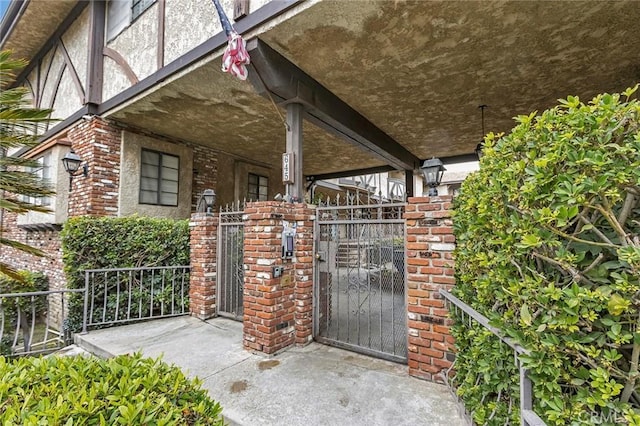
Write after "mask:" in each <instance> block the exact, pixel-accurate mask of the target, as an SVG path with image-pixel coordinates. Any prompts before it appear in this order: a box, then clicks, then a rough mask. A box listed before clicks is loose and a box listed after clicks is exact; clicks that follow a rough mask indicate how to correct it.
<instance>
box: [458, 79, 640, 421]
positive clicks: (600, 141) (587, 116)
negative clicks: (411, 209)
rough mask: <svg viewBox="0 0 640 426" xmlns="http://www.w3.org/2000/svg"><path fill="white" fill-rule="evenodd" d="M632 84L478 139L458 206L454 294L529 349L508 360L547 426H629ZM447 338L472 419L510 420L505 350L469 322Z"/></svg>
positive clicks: (637, 332) (636, 301)
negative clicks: (477, 164) (478, 154)
mask: <svg viewBox="0 0 640 426" xmlns="http://www.w3.org/2000/svg"><path fill="white" fill-rule="evenodd" d="M636 89H637V87H636V88H634V89H629V90H627V91H626V92H625V93H623V94H613V95H611V94H603V95H599V96H597V97H595V98H594V99H593V100H592V101H591V102H589V103H583V102H581V101H580V100H579V99H578V98H576V97H568V98H567V99H566V100H560V101H559V102H560V105H558V106H557V107H555V108H553V109H550V110H547V111H544V112H543V113H542V114H540V115H536V114H535V113H533V114H531V115H528V116H520V117H517V118H516V121H517V123H518V124H517V126H516V127H515V128H514V129H513V130H512V131H511V133H509V134H508V135H495V134H489V135H487V137H486V138H485V151H484V154H485V155H484V156H483V158H482V161H481V168H480V171H479V172H476V173H474V174H473V175H471V176H470V177H469V178H468V179H467V180H466V181H465V182H464V183H463V185H462V191H461V195H460V196H459V197H458V198H457V199H456V203H455V213H454V214H455V215H454V224H455V225H454V226H455V234H456V237H457V242H458V244H457V249H456V252H455V256H456V278H457V286H456V288H455V289H454V292H455V294H456V295H457V296H458V297H460V298H461V299H462V300H464V301H465V302H466V303H468V304H470V305H471V306H473V307H474V308H475V309H477V310H478V311H479V312H481V313H482V314H484V315H485V316H487V317H488V318H489V319H490V320H491V322H492V324H493V325H495V326H497V327H499V328H501V329H503V330H504V331H505V333H506V334H507V335H508V336H510V337H513V338H514V339H516V341H518V342H519V343H520V344H521V345H522V346H523V347H525V348H526V349H528V350H529V351H530V355H528V356H521V357H520V358H521V360H522V362H523V363H524V366H525V367H526V368H528V369H529V371H530V377H531V379H532V381H533V388H534V389H533V390H534V405H535V407H534V409H535V411H536V412H537V413H538V414H539V415H540V416H541V417H542V418H543V419H544V420H545V421H546V422H547V423H548V424H555V425H565V424H593V423H598V424H634V425H638V424H640V412H639V411H638V410H639V408H640V374H639V373H638V362H639V358H640V314H639V308H640V281H639V279H640V208H639V206H638V200H640V103H639V102H638V101H637V100H633V99H631V97H632V96H633V94H634V92H635V91H636ZM459 319H460V318H458V320H459ZM452 332H453V334H454V336H455V338H456V346H457V349H458V355H457V360H456V370H457V374H456V376H455V378H454V379H453V380H454V385H455V386H456V387H457V391H458V394H459V395H460V396H461V397H462V399H463V400H464V402H465V404H466V406H467V409H468V410H469V411H470V412H471V413H472V414H473V418H474V420H475V422H476V423H478V424H495V425H503V424H506V423H508V422H510V423H512V424H517V423H519V414H518V404H519V401H518V398H519V396H518V380H517V368H516V366H515V365H514V359H513V353H512V351H511V350H510V349H509V348H507V347H505V345H504V344H501V343H499V341H498V339H497V338H495V337H493V336H491V335H490V334H489V333H488V332H486V331H485V330H483V329H482V328H479V327H478V326H472V327H469V326H468V324H466V323H464V322H462V321H457V322H456V325H455V326H454V327H453V331H452Z"/></svg>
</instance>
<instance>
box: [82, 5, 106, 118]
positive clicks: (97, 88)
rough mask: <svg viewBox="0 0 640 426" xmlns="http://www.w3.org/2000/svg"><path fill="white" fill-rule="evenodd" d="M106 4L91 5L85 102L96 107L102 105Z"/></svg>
mask: <svg viewBox="0 0 640 426" xmlns="http://www.w3.org/2000/svg"><path fill="white" fill-rule="evenodd" d="M106 3H107V2H104V1H92V2H91V3H90V5H89V10H90V14H91V29H90V31H89V56H88V57H89V69H88V71H87V90H86V93H87V98H86V99H85V102H86V103H88V104H91V105H94V106H97V105H100V104H101V103H102V80H103V64H104V56H103V54H102V48H103V47H104V33H105V28H104V27H105V15H106Z"/></svg>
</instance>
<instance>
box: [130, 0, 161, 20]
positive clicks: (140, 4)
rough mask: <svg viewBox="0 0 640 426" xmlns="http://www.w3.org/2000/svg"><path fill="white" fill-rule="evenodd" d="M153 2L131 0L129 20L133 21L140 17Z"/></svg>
mask: <svg viewBox="0 0 640 426" xmlns="http://www.w3.org/2000/svg"><path fill="white" fill-rule="evenodd" d="M155 1H156V0H133V3H132V4H131V20H132V21H133V20H134V19H136V18H137V17H138V16H140V15H142V12H144V11H145V10H147V9H148V8H149V6H151V5H152V4H153V3H154V2H155Z"/></svg>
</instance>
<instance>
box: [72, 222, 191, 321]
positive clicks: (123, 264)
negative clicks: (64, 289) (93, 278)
mask: <svg viewBox="0 0 640 426" xmlns="http://www.w3.org/2000/svg"><path fill="white" fill-rule="evenodd" d="M61 238H62V259H63V262H64V270H65V273H66V276H67V286H68V288H84V286H85V282H84V271H85V270H87V269H106V268H129V267H140V266H179V265H188V264H189V262H190V260H189V253H190V250H189V223H188V221H187V220H172V219H158V218H149V217H138V216H131V217H122V218H112V217H89V216H83V217H73V218H70V219H69V220H68V221H67V222H66V223H65V225H64V228H63V229H62V232H61ZM97 279H101V277H97ZM164 279H165V281H167V282H169V281H170V277H167V276H166V275H165V276H164ZM133 280H135V282H137V283H138V284H139V283H140V282H141V281H144V285H139V288H149V289H150V288H151V281H153V284H154V285H155V289H156V290H157V291H162V286H161V283H160V280H162V276H159V275H157V276H154V277H151V276H147V277H146V278H144V277H140V275H134V276H133ZM118 285H119V286H124V287H123V288H121V289H120V290H122V291H126V290H127V286H128V283H127V282H122V281H120V282H118V281H116V280H115V277H110V278H108V279H107V294H108V295H110V296H109V297H108V300H107V310H108V313H107V314H108V315H109V316H110V318H112V319H115V310H116V305H117V304H118V303H117V302H116V299H115V298H116V293H117V292H116V286H118ZM97 288H98V289H100V288H102V290H99V291H98V292H97V293H96V294H95V295H94V297H95V306H103V301H104V283H102V287H100V285H98V286H97ZM156 290H154V291H156ZM164 291H165V292H166V291H167V289H166V288H165V290H164ZM185 291H187V292H188V286H187V287H186V288H185ZM154 296H157V295H154ZM83 297H84V296H83V295H81V294H73V295H71V296H70V297H69V321H70V327H71V328H72V329H73V330H75V331H78V330H79V328H80V326H81V324H82V314H83V305H84V300H83ZM147 297H148V294H144V292H137V293H136V292H132V302H133V303H132V305H133V307H134V309H140V308H138V307H139V306H143V308H142V309H153V308H154V307H153V306H149V305H150V304H149V303H148V302H146V300H147ZM159 297H162V298H164V299H167V300H168V299H170V298H171V295H170V294H163V295H161V296H159ZM174 299H175V300H174V301H176V303H177V301H179V302H180V303H184V304H188V298H186V297H185V298H184V299H182V298H180V297H175V298H174ZM182 301H184V302H182ZM138 302H141V303H138ZM122 303H128V299H126V300H125V298H122V297H121V298H120V304H122ZM121 308H122V305H121V306H119V307H118V309H119V311H120V312H124V310H122V309H121ZM125 308H126V307H125ZM100 309H102V308H100ZM102 313H103V312H102V311H96V312H94V314H95V315H98V316H100V317H101V316H102ZM147 313H148V312H146V311H145V312H142V311H140V312H138V311H135V312H132V313H131V315H132V316H138V314H140V315H141V316H146V314H147Z"/></svg>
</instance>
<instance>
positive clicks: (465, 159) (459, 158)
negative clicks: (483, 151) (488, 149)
mask: <svg viewBox="0 0 640 426" xmlns="http://www.w3.org/2000/svg"><path fill="white" fill-rule="evenodd" d="M423 161H424V160H423ZM440 161H442V163H443V164H444V165H445V166H446V165H447V164H459V163H469V162H471V161H478V155H477V154H475V153H473V154H461V155H452V156H450V157H440ZM420 164H422V162H421V163H420Z"/></svg>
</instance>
